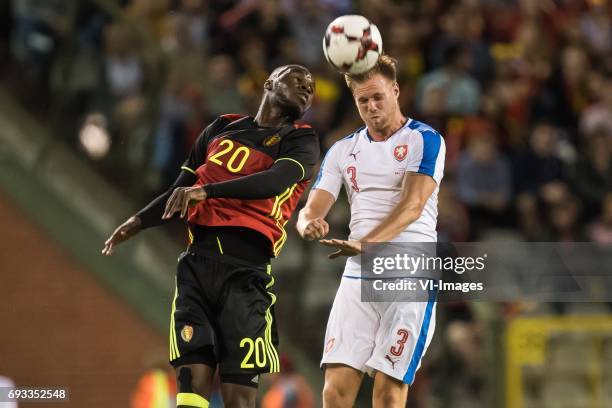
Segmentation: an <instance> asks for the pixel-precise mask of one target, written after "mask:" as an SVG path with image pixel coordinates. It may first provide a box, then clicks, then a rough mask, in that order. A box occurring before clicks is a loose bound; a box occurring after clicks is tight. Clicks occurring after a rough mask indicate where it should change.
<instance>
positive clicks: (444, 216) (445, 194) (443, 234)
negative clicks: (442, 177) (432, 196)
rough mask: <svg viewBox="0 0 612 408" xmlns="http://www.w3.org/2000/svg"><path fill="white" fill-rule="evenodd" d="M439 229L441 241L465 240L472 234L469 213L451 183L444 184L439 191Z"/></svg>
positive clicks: (439, 239)
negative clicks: (458, 198)
mask: <svg viewBox="0 0 612 408" xmlns="http://www.w3.org/2000/svg"><path fill="white" fill-rule="evenodd" d="M437 230H438V241H439V242H464V241H467V240H468V237H469V235H470V217H469V213H468V211H467V210H466V208H465V206H463V205H462V204H461V203H460V202H459V200H457V198H456V196H455V192H454V187H453V186H449V183H445V184H442V185H441V186H440V191H439V192H438V227H437Z"/></svg>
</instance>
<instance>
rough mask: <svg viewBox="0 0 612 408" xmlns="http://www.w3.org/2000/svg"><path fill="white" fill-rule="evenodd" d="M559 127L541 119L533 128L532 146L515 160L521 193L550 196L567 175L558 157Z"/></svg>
mask: <svg viewBox="0 0 612 408" xmlns="http://www.w3.org/2000/svg"><path fill="white" fill-rule="evenodd" d="M558 148H559V131H558V129H557V128H556V127H554V126H553V125H551V124H550V123H546V122H540V123H538V124H537V125H535V127H534V128H533V130H532V132H531V137H530V140H529V148H528V149H527V151H526V152H525V153H523V154H522V155H520V156H519V158H518V161H517V163H516V166H517V169H516V186H517V190H518V192H519V193H529V194H535V195H539V196H541V197H542V198H544V199H547V198H548V196H549V195H551V194H553V192H552V190H554V189H555V187H554V186H557V185H558V184H557V183H558V182H560V181H563V180H564V179H565V169H564V165H563V162H562V161H561V159H560V158H559V157H558V151H559V150H558Z"/></svg>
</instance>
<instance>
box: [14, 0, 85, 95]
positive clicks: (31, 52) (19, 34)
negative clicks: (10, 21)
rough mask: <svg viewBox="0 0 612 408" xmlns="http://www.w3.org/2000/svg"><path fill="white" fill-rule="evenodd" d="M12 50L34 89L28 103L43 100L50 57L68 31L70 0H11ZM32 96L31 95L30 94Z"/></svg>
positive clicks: (47, 80)
mask: <svg viewBox="0 0 612 408" xmlns="http://www.w3.org/2000/svg"><path fill="white" fill-rule="evenodd" d="M12 7H13V15H14V26H13V33H12V36H11V38H12V51H13V56H14V58H15V60H16V62H18V63H19V69H20V73H21V78H22V79H24V80H25V81H26V84H27V85H29V86H30V87H31V89H30V90H28V91H30V92H34V91H35V92H36V98H34V99H33V100H31V101H29V102H30V103H34V102H40V101H41V100H42V101H46V99H47V92H48V90H49V75H50V73H51V66H52V64H53V59H54V57H56V55H57V53H58V50H59V48H60V46H61V42H62V40H64V39H65V36H66V35H67V34H68V32H69V30H70V17H71V13H72V12H73V2H72V1H70V0H12ZM32 96H33V95H32Z"/></svg>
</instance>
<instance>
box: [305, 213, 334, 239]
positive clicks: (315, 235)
mask: <svg viewBox="0 0 612 408" xmlns="http://www.w3.org/2000/svg"><path fill="white" fill-rule="evenodd" d="M298 232H299V233H300V236H301V237H302V238H304V239H305V240H307V241H313V240H315V239H321V238H323V237H325V236H326V235H327V233H328V232H329V224H328V223H327V221H325V220H324V219H323V218H315V219H313V220H311V221H309V222H308V223H307V224H306V227H305V228H304V230H303V231H298Z"/></svg>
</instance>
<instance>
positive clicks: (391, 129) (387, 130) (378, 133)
mask: <svg viewBox="0 0 612 408" xmlns="http://www.w3.org/2000/svg"><path fill="white" fill-rule="evenodd" d="M407 120H408V118H407V117H405V116H404V115H402V113H401V112H398V114H397V115H395V117H394V118H393V120H392V121H391V122H389V125H388V126H385V127H384V128H380V129H375V128H373V127H370V126H368V133H369V135H370V137H371V138H372V139H373V140H374V141H375V142H384V141H385V140H387V139H388V138H390V137H391V136H393V134H394V133H395V132H397V131H398V130H399V129H400V128H401V127H402V126H404V125H405V124H406V121H407Z"/></svg>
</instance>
